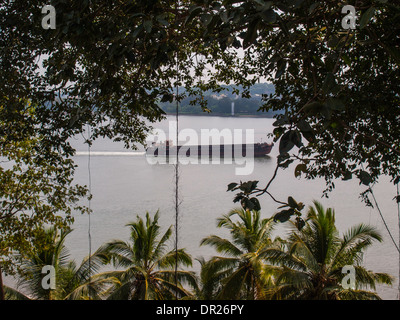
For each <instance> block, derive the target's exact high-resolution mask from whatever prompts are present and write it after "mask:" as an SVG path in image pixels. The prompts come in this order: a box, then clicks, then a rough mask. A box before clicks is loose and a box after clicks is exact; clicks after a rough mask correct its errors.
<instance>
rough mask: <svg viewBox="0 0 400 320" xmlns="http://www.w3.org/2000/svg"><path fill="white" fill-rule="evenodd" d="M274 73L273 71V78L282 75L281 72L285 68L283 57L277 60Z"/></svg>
mask: <svg viewBox="0 0 400 320" xmlns="http://www.w3.org/2000/svg"><path fill="white" fill-rule="evenodd" d="M276 69H277V70H276V73H275V79H278V78H280V77H281V76H282V74H283V73H284V72H285V70H286V61H285V60H284V59H281V60H279V61H278V62H277V66H276Z"/></svg>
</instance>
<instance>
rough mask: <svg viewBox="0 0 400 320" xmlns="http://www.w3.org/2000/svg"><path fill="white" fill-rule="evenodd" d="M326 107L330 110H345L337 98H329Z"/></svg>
mask: <svg viewBox="0 0 400 320" xmlns="http://www.w3.org/2000/svg"><path fill="white" fill-rule="evenodd" d="M326 105H327V106H328V108H329V109H331V110H336V111H343V110H345V109H346V106H345V105H344V103H343V101H342V100H341V99H338V98H329V99H328V100H326Z"/></svg>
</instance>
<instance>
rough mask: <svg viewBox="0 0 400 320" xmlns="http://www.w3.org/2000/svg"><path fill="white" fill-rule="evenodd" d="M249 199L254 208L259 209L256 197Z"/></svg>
mask: <svg viewBox="0 0 400 320" xmlns="http://www.w3.org/2000/svg"><path fill="white" fill-rule="evenodd" d="M250 201H251V202H252V203H253V205H254V210H257V211H259V210H261V205H260V201H258V199H257V198H250Z"/></svg>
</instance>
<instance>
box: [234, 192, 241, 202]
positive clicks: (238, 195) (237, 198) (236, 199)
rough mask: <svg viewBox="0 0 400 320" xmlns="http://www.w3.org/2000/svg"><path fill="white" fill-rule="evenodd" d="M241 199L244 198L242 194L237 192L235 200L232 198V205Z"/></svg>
mask: <svg viewBox="0 0 400 320" xmlns="http://www.w3.org/2000/svg"><path fill="white" fill-rule="evenodd" d="M243 198H244V193H242V192H239V193H238V194H237V195H236V196H235V198H233V203H236V202H239V201H241V200H242V199H243Z"/></svg>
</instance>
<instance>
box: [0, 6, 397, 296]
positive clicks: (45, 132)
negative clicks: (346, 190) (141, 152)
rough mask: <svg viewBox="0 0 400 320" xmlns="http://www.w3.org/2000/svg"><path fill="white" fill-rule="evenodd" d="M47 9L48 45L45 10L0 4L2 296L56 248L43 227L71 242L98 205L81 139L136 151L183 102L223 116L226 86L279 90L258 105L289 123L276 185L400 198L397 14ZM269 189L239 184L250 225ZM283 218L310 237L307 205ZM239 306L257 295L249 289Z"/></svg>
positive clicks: (384, 10)
mask: <svg viewBox="0 0 400 320" xmlns="http://www.w3.org/2000/svg"><path fill="white" fill-rule="evenodd" d="M49 3H50V4H52V5H54V7H55V8H56V12H57V25H56V28H55V29H50V30H44V29H43V28H42V25H41V20H42V18H43V16H42V14H41V12H42V7H43V3H42V1H38V0H4V1H2V3H1V4H0V24H1V29H0V157H1V167H0V228H1V234H0V284H1V279H2V278H1V277H2V274H3V272H6V273H8V274H9V273H15V272H17V271H18V272H19V273H21V272H22V270H21V269H19V268H16V266H19V267H20V268H23V264H21V263H22V262H23V261H24V259H26V258H27V257H30V256H32V255H33V254H36V253H37V251H38V250H39V251H40V250H42V249H43V250H44V249H45V248H46V247H45V246H44V242H45V241H46V232H44V231H43V230H42V229H41V227H42V225H43V224H50V225H52V226H53V227H55V228H56V229H57V230H66V229H67V228H68V226H69V225H70V224H71V223H72V222H73V218H72V216H71V213H72V212H73V211H78V212H87V211H88V208H84V207H80V206H79V205H78V201H79V199H81V198H84V197H90V195H89V194H88V192H87V189H86V188H85V187H83V186H76V185H74V184H73V175H74V170H75V165H74V163H73V161H72V156H73V155H74V152H75V150H74V149H73V148H72V147H71V145H70V144H69V142H68V141H69V139H70V138H71V137H73V136H74V135H77V134H85V137H86V142H87V143H88V144H90V143H91V142H92V141H93V140H94V139H96V138H98V137H108V138H111V139H113V140H115V141H123V142H124V143H125V146H126V147H127V148H135V147H136V146H137V144H141V143H144V141H145V139H146V136H147V134H148V132H149V131H150V130H151V128H150V126H149V123H154V122H156V121H159V120H161V119H162V118H163V117H164V115H165V110H166V111H168V110H170V109H168V108H169V107H168V105H169V106H170V104H171V103H173V102H174V101H181V102H182V111H185V112H192V111H193V108H192V105H193V106H195V105H197V106H198V110H204V111H210V110H211V111H213V112H218V113H226V111H227V110H230V109H229V107H230V103H229V102H231V100H229V97H226V98H222V99H220V100H218V101H215V100H212V99H211V98H212V95H213V94H214V95H217V96H220V95H221V94H223V92H222V91H225V89H226V86H224V84H225V85H229V86H231V87H230V88H232V90H231V92H232V94H234V95H240V96H241V98H249V97H251V92H250V91H251V88H252V86H253V85H255V84H256V83H257V82H259V81H260V80H261V79H262V80H263V81H264V80H265V81H268V82H270V83H271V84H272V85H273V86H274V91H271V92H266V95H265V96H262V101H257V109H258V108H259V107H261V110H263V111H264V112H265V114H269V113H275V112H277V111H279V114H278V115H277V116H276V117H277V121H276V122H275V123H274V125H275V130H274V131H273V133H272V135H273V137H274V139H275V141H276V142H278V141H279V142H278V143H279V151H280V156H279V157H278V159H277V167H276V171H275V174H274V177H275V176H276V173H277V171H278V169H281V168H287V167H288V166H289V165H290V164H292V163H293V162H294V161H297V162H299V161H300V163H299V164H298V165H297V166H296V169H295V174H296V175H297V176H303V177H305V178H308V179H314V178H316V177H322V178H324V179H325V180H326V182H327V191H329V190H331V189H332V188H334V180H335V179H343V180H348V179H353V178H356V179H359V180H360V183H362V184H363V185H365V186H366V188H367V190H366V193H364V195H365V196H366V197H365V198H367V197H368V194H369V193H371V192H372V191H371V185H372V184H373V183H375V182H377V181H378V179H379V177H380V176H382V175H387V176H389V177H390V178H391V179H392V181H393V182H394V183H395V184H398V183H399V182H400V177H399V176H400V174H399V167H400V149H399V147H400V125H399V124H400V121H399V120H400V118H399V117H400V112H399V111H400V109H399V108H400V107H399V106H400V104H399V92H400V87H399V86H400V81H399V79H400V68H399V61H400V47H399V43H400V41H399V40H400V38H399V37H400V32H399V30H400V24H399V23H400V20H399V19H398V17H399V14H400V6H399V4H398V2H395V1H387V0H353V1H348V2H346V3H344V2H343V1H337V0H325V1H315V0H275V1H264V0H251V1H236V0H233V1H232V0H224V1H214V0H212V1H211V0H210V1H209V0H182V1H175V0H174V1H168V0H160V1H155V0H152V1H148V0H137V1H119V2H113V1H90V0H83V1H82V0H73V1H65V0H50V1H49ZM344 4H350V5H353V6H354V9H355V11H356V13H357V16H358V19H357V25H356V28H355V29H343V26H342V23H341V22H342V19H343V18H344V15H343V14H342V11H341V10H342V7H343V5H344ZM238 51H240V54H238ZM39 71H40V72H39ZM176 88H184V90H181V91H179V93H178V92H176V91H175V90H176ZM238 88H240V89H238ZM211 92H213V93H211ZM189 100H190V101H191V102H189ZM243 101H246V104H245V105H244V106H240V103H243ZM160 103H161V106H162V105H163V104H164V108H165V110H163V109H162V108H161V107H160ZM237 103H238V105H237V106H236V108H237V110H242V112H244V111H245V112H246V114H253V113H254V110H255V109H256V106H255V101H254V100H252V99H248V100H242V99H241V100H240V101H239V100H238V101H237ZM239 112H240V111H239ZM295 147H297V148H298V149H296V148H295ZM294 151H297V153H296V152H294ZM232 180H233V179H232ZM271 181H272V180H271ZM271 181H270V182H268V183H267V184H266V187H265V188H257V187H256V185H254V184H253V183H252V182H249V183H248V182H244V183H243V184H242V183H240V185H239V184H237V183H236V184H234V186H233V187H232V189H234V190H239V189H240V192H239V194H238V195H237V196H236V197H235V200H240V201H241V203H242V204H243V203H244V204H245V208H247V209H250V210H251V209H252V208H250V207H254V206H257V203H256V202H255V201H253V200H252V199H255V198H254V196H255V195H261V194H269V195H271V194H270V193H269V190H268V187H269V186H270V185H271ZM236 187H238V189H235V188H236ZM271 196H272V195H271ZM273 199H275V198H273ZM395 199H396V201H397V202H398V203H400V197H399V196H397V198H395ZM277 202H278V203H279V204H281V205H284V206H285V207H284V210H282V211H281V212H280V214H279V216H277V217H276V219H275V220H277V221H281V222H284V221H287V220H289V219H290V218H291V217H292V216H293V217H294V218H295V219H296V220H295V222H296V223H297V228H298V231H299V232H302V227H304V226H305V220H306V218H305V217H303V218H300V216H301V215H302V213H301V211H302V208H303V207H302V205H300V202H296V201H294V199H293V198H291V197H288V201H287V202H286V201H283V200H282V199H280V200H279V199H278V201H277ZM305 230H306V229H305ZM288 241H289V240H288ZM242 249H243V248H242ZM15 253H18V254H15ZM110 254H111V253H110ZM236 258H237V257H236ZM265 259H266V258H265ZM268 259H272V258H268ZM183 262H185V263H186V262H187V261H186V260H185V261H183ZM183 262H182V263H183ZM204 265H206V262H204ZM207 265H208V264H207ZM71 268H72V267H71ZM72 269H73V268H72ZM72 269H71V270H69V274H72V273H74V272H75V271H72ZM73 270H75V269H73ZM78 270H79V269H78ZM78 270H77V272H78ZM205 270H206V269H205ZM239 270H240V271H239ZM81 271H82V270H81ZM237 271H238V272H242V269H238V270H237ZM78 273H79V272H78ZM293 274H294V273H293ZM86 276H87V275H86ZM204 276H205V277H206V276H207V274H206V273H205V274H204ZM249 277H250V275H249ZM250 278H251V277H250ZM250 278H249V279H250ZM82 279H83V280H82V281H83V282H82V284H81V288H84V284H85V279H84V277H83V278H82ZM115 279H117V280H118V278H117V277H116V278H115ZM246 279H247V278H246ZM276 279H278V278H276ZM280 279H283V278H280ZM293 279H294V278H293ZM109 280H111V278H107V280H104V279H103V281H105V282H106V281H109ZM113 280H114V278H113ZM117 280H115V281H117ZM118 281H120V282H121V281H122V280H121V279H119V280H118ZM232 281H233V280H232ZM282 281H283V280H282ZM167 282H168V281H167ZM167 282H165V283H167ZM228 282H229V281H228ZM312 282H313V281H311V283H312ZM121 283H123V282H121ZM165 283H164V284H165ZM91 284H92V283H91ZM96 285H97V284H96ZM108 285H109V286H110V288H112V286H111V284H108ZM127 286H128V285H127ZM247 286H250V285H247ZM263 286H264V284H263ZM171 288H172V287H171ZM171 288H170V289H169V290H174V289H171ZM0 289H1V286H0ZM247 289H248V290H250V289H249V288H247ZM93 290H94V289H93ZM163 290H164V289H163ZM165 290H166V289H165ZM175 290H176V288H175ZM89 291H90V292H91V291H92V289H90V290H89ZM222 291H223V290H222ZM317 291H318V290H317ZM96 292H97V291H96ZM171 292H172V291H171ZM251 292H253V294H252V293H251ZM175 293H176V292H175ZM91 294H92V293H91ZM135 294H136V293H135ZM241 294H243V296H246V297H250V296H253V297H255V296H257V295H258V294H259V293H258V289H257V288H256V286H255V285H253V286H252V287H251V290H250V292H245V293H241ZM330 294H331V293H330ZM93 295H94V293H93ZM181 295H184V293H183V291H182V293H181ZM260 295H261V293H260ZM305 295H306V294H305ZM2 296H3V294H2V291H1V290H0V299H1V298H2Z"/></svg>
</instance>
